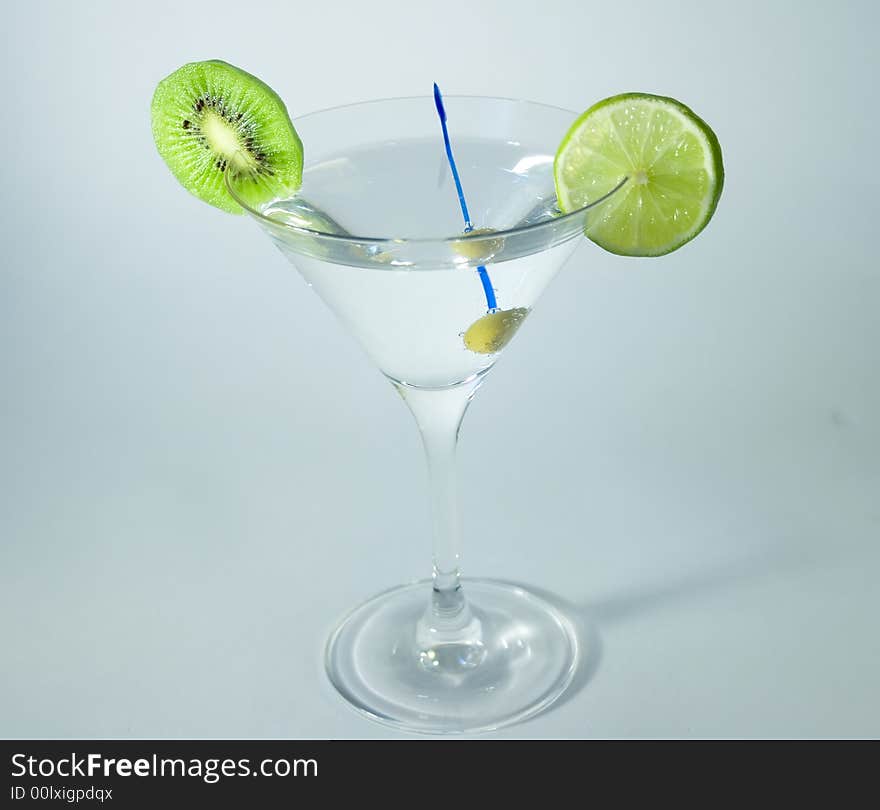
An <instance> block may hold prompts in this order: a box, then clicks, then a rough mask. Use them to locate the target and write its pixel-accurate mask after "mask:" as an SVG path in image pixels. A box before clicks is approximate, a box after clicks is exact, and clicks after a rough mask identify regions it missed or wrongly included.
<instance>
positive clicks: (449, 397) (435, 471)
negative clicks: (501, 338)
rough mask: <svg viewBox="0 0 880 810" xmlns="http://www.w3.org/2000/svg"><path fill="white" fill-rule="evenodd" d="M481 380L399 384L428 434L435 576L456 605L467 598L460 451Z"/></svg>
mask: <svg viewBox="0 0 880 810" xmlns="http://www.w3.org/2000/svg"><path fill="white" fill-rule="evenodd" d="M480 382H481V380H479V379H477V380H475V381H473V382H472V383H468V384H464V385H457V386H454V387H452V388H438V389H425V388H412V387H408V386H398V388H399V390H400V393H401V396H402V397H403V399H404V401H405V402H406V404H407V405H408V406H409V409H410V410H411V411H412V414H413V416H414V417H415V419H416V423H417V424H418V426H419V432H420V433H421V435H422V443H423V444H424V446H425V457H426V459H427V462H428V478H429V487H430V495H431V516H432V523H433V558H434V559H433V562H434V568H433V578H434V593H435V595H438V596H441V597H444V599H443V600H442V601H444V602H445V601H447V600H448V601H449V603H450V604H449V607H452V603H454V602H456V601H458V600H459V599H461V597H458V599H457V598H456V597H454V596H453V595H454V594H455V593H457V592H458V591H459V588H460V585H459V565H460V557H461V517H460V514H459V507H458V481H457V476H456V469H455V449H456V445H457V444H458V431H459V428H460V427H461V421H462V419H463V418H464V414H465V411H466V410H467V407H468V405H469V404H470V401H471V399H472V398H473V396H474V393H476V390H477V388H478V387H479V384H480Z"/></svg>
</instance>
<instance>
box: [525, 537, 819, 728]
mask: <svg viewBox="0 0 880 810" xmlns="http://www.w3.org/2000/svg"><path fill="white" fill-rule="evenodd" d="M805 564H806V560H805V558H804V557H803V556H802V555H799V554H796V553H795V552H794V551H793V550H780V549H774V550H773V551H772V552H767V553H764V554H757V555H754V556H752V557H747V558H744V559H741V560H732V561H729V562H726V563H724V564H719V565H715V566H708V567H706V568H703V569H701V570H697V571H689V572H684V573H682V574H679V575H678V576H675V577H672V578H664V579H662V580H656V581H654V582H646V583H642V584H639V585H635V586H633V587H631V588H629V589H627V590H625V591H623V592H622V593H618V594H610V595H608V596H607V597H599V598H595V599H591V600H581V601H578V602H570V601H568V600H564V599H561V598H560V597H559V596H557V595H556V594H553V593H550V592H547V591H544V590H542V589H540V588H536V587H534V586H532V585H524V584H521V583H515V584H518V585H520V587H522V588H525V589H526V590H528V591H531V592H532V593H534V594H535V595H536V596H539V597H541V598H542V599H544V600H546V601H547V602H549V603H550V604H552V605H554V606H555V607H557V608H558V609H559V610H560V611H562V612H563V613H564V614H565V615H566V616H568V617H569V619H570V620H571V621H572V623H573V624H574V625H575V632H576V633H577V637H578V644H579V647H580V649H581V651H582V655H581V659H580V663H579V666H578V669H577V672H576V673H575V676H574V679H573V680H572V682H571V685H570V686H569V688H568V689H567V690H566V691H565V692H564V693H563V694H562V695H561V696H560V698H559V699H558V700H557V701H555V702H554V703H553V704H551V705H550V706H549V707H548V708H547V709H546V710H545V711H544V712H541V714H538V715H536V717H541V716H542V715H544V714H546V713H548V712H552V711H555V710H556V709H558V708H560V707H561V706H564V705H565V704H566V703H568V702H569V701H571V700H573V699H574V698H575V697H577V695H578V694H580V692H581V691H582V690H583V689H584V687H586V685H587V684H588V683H589V682H590V681H591V680H592V679H593V677H594V676H595V674H596V672H597V671H598V669H599V663H600V661H601V658H602V650H603V645H602V636H601V630H602V629H603V628H605V627H609V626H613V625H616V624H620V623H624V622H626V621H628V620H630V619H635V618H638V617H639V616H643V615H647V614H650V613H652V612H653V611H655V610H659V609H662V608H664V607H666V606H669V605H677V604H684V603H687V602H689V601H692V600H695V599H698V598H699V597H700V596H703V595H705V594H710V593H718V592H720V591H724V590H726V589H729V588H734V587H736V586H738V585H742V584H744V583H746V582H750V581H753V580H757V579H760V578H761V577H764V576H767V575H768V574H771V573H777V572H780V571H787V570H792V569H795V568H799V567H802V566H803V565H805ZM530 719H534V718H530Z"/></svg>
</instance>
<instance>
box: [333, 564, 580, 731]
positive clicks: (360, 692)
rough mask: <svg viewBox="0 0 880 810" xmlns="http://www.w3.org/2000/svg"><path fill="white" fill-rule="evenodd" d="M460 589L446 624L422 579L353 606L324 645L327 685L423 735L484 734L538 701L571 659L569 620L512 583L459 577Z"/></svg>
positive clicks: (522, 715) (569, 670)
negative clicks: (460, 600) (453, 620)
mask: <svg viewBox="0 0 880 810" xmlns="http://www.w3.org/2000/svg"><path fill="white" fill-rule="evenodd" d="M463 593H464V594H465V595H466V598H467V603H466V604H465V605H464V611H463V612H461V613H459V614H458V615H459V618H460V620H459V621H458V623H457V624H456V625H455V627H454V628H452V629H450V627H449V626H448V625H443V621H445V620H444V619H443V611H444V610H445V609H446V605H445V603H444V602H442V601H441V602H440V603H439V605H438V601H437V597H436V595H435V596H434V598H433V605H432V587H431V582H430V581H425V582H419V583H415V584H413V585H405V586H403V587H399V588H394V589H393V590H390V591H386V592H385V593H382V594H379V595H378V596H376V597H374V598H373V599H371V600H369V601H368V602H365V603H364V604H362V605H361V606H360V607H358V608H356V609H355V610H354V611H352V613H350V614H349V615H348V616H347V617H346V618H345V619H344V620H343V621H342V623H341V624H340V625H339V626H338V627H337V628H336V630H335V631H334V632H333V635H332V636H331V637H330V640H329V642H328V644H327V656H326V665H327V674H328V675H329V676H330V680H331V681H332V683H333V685H334V686H335V687H336V688H337V689H338V690H339V692H340V694H341V695H342V696H343V697H344V698H345V699H346V700H348V701H349V703H351V704H352V705H353V706H354V707H355V708H356V709H358V710H359V711H361V712H362V713H364V714H365V715H367V716H368V717H370V718H372V719H374V720H378V721H379V722H383V723H386V724H389V725H392V726H395V727H396V728H399V729H402V730H407V731H417V732H421V733H428V734H451V733H460V732H468V731H470V732H475V731H490V730H492V729H496V728H500V727H501V726H506V725H509V724H511V723H516V722H519V721H521V720H524V719H526V718H527V717H531V716H533V715H535V714H537V713H538V712H540V711H542V710H543V709H545V708H547V707H548V706H549V705H550V704H551V703H552V702H553V701H554V700H556V698H558V697H559V696H560V695H561V694H562V693H563V692H564V691H565V689H566V688H567V687H568V685H569V684H570V683H571V680H572V677H573V676H574V672H575V668H576V666H577V662H578V643H577V637H576V635H575V632H574V628H573V625H572V624H571V622H570V621H569V620H568V619H567V618H566V617H565V616H564V615H563V614H561V613H560V612H559V611H558V610H557V609H556V608H555V607H553V606H552V605H550V604H549V603H548V602H546V601H544V600H543V599H540V598H539V597H537V596H534V595H533V594H530V593H529V592H528V591H525V590H523V589H522V588H520V587H518V586H516V585H510V584H507V583H504V582H493V581H490V580H474V579H472V580H464V582H463ZM438 611H439V613H438ZM432 612H433V615H434V616H437V615H439V616H440V617H441V623H440V625H435V623H434V622H432V620H431V617H432Z"/></svg>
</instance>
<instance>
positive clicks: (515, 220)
mask: <svg viewBox="0 0 880 810" xmlns="http://www.w3.org/2000/svg"><path fill="white" fill-rule="evenodd" d="M446 110H447V112H448V116H449V133H450V135H451V138H452V143H453V144H454V149H455V156H456V158H457V163H458V172H459V174H460V177H461V181H462V183H463V185H464V187H465V188H466V189H467V196H468V201H469V205H470V219H471V222H472V224H473V228H474V230H473V232H471V233H468V234H465V233H463V228H462V220H461V213H460V210H459V204H458V198H457V192H456V186H455V182H454V178H453V176H452V173H451V172H450V167H449V164H448V163H447V157H446V154H445V152H444V146H443V140H442V137H441V135H440V127H439V125H438V121H437V114H436V112H435V108H434V103H433V100H432V99H431V98H429V97H425V98H403V99H390V100H383V101H373V102H367V103H363V104H353V105H349V106H345V107H338V108H335V109H331V110H326V111H322V112H318V113H313V114H311V115H306V116H304V117H301V118H299V119H296V121H295V124H296V127H297V130H298V132H299V133H300V136H301V137H302V140H303V142H304V143H305V144H306V146H307V153H306V164H305V169H304V173H303V184H302V187H301V189H300V191H299V192H298V193H297V194H296V196H295V197H293V198H291V199H288V200H275V201H272V202H270V203H268V204H266V205H264V206H262V207H261V208H259V209H255V208H253V207H252V206H249V205H248V204H247V202H246V201H245V200H244V199H243V198H242V196H241V195H240V194H238V193H237V191H236V181H235V178H234V177H233V176H230V175H229V174H227V185H228V187H229V191H230V193H231V194H232V195H233V197H235V198H236V200H237V201H238V202H239V203H240V204H241V205H242V207H243V208H244V209H245V210H246V211H247V212H248V213H249V214H250V215H251V216H252V217H253V218H254V219H255V220H256V221H257V222H258V223H259V224H260V225H261V226H262V227H263V229H264V230H265V232H266V233H267V234H268V235H269V237H270V238H271V239H272V240H273V241H274V242H275V244H276V245H277V246H278V247H279V248H280V249H281V251H282V252H283V253H284V254H285V256H287V257H288V259H290V261H291V262H292V263H293V264H294V265H295V266H296V268H297V269H298V270H299V272H300V273H301V274H302V275H303V277H304V278H305V280H306V281H307V282H308V284H309V286H311V287H312V288H313V289H314V290H315V292H317V293H318V295H319V296H321V298H322V299H323V300H324V302H325V303H326V304H327V305H328V306H329V307H330V308H331V310H333V312H334V313H335V314H336V315H337V316H338V318H339V320H340V321H342V323H343V324H344V325H345V326H346V328H347V329H348V330H349V331H350V332H351V334H352V335H353V336H354V337H355V338H356V339H357V340H358V341H359V342H360V344H361V345H362V347H363V348H364V350H365V351H366V353H367V354H368V355H369V356H370V357H371V358H372V360H373V361H374V362H375V363H376V365H377V366H378V367H379V369H380V370H381V371H382V373H383V374H385V376H386V377H387V378H388V379H389V380H390V381H391V383H392V384H393V385H394V386H395V387H396V389H397V391H398V392H399V393H400V395H401V397H402V398H403V400H404V401H405V402H406V404H407V405H408V407H409V409H410V410H411V411H412V413H413V415H414V417H415V420H416V423H417V424H418V427H419V430H420V432H421V436H422V440H423V443H424V448H425V454H426V458H427V464H428V472H429V480H430V499H431V507H432V516H433V577H432V578H431V579H430V580H426V581H424V582H419V583H416V584H410V585H404V586H401V587H397V588H394V589H392V590H389V591H386V592H384V593H382V594H379V595H378V596H376V597H374V598H372V599H371V600H369V601H368V602H366V603H365V604H362V605H361V606H359V607H357V608H356V609H355V610H353V611H352V612H351V613H349V614H348V616H347V617H345V618H344V619H343V620H342V621H341V623H340V624H339V625H338V627H337V628H336V630H335V631H334V632H333V634H332V636H331V638H330V640H329V642H328V645H327V650H326V668H327V673H328V675H329V677H330V680H331V681H332V683H333V684H334V686H335V687H336V688H337V690H338V691H339V692H340V693H341V694H342V695H343V697H345V698H346V699H347V700H348V701H349V702H350V703H351V704H352V705H353V706H354V707H355V708H357V709H359V710H360V711H361V712H363V713H365V714H367V715H368V716H370V717H371V718H373V719H375V720H380V721H384V722H386V723H389V724H391V725H394V726H396V727H398V728H402V729H407V730H412V731H419V732H434V733H451V732H464V731H482V730H489V729H494V728H498V727H500V726H503V725H507V724H509V723H512V722H516V721H519V720H522V719H524V718H526V717H529V716H531V715H533V714H536V713H537V712H539V711H541V710H543V709H544V708H546V707H547V706H549V705H550V704H551V703H552V702H553V701H554V700H555V699H556V698H558V697H559V695H560V694H562V692H563V691H564V690H565V689H566V687H567V686H568V685H569V684H570V682H571V680H572V677H573V675H574V672H575V670H576V667H577V664H578V657H579V651H578V641H577V636H576V634H575V632H574V629H573V625H572V623H571V621H570V620H569V619H568V618H567V617H566V616H565V615H563V613H562V612H560V611H559V610H558V609H557V608H556V607H554V606H552V605H551V604H549V603H548V602H547V601H545V600H543V599H541V598H539V597H537V596H535V595H534V594H531V593H529V592H528V591H526V590H524V589H523V588H521V587H518V586H514V585H511V584H507V583H503V582H498V581H491V580H477V579H473V580H472V579H465V580H464V581H462V579H461V576H460V564H459V561H460V554H461V551H460V549H461V529H460V523H459V508H458V499H457V495H456V475H455V448H456V443H457V439H458V431H459V427H460V425H461V421H462V418H463V416H464V413H465V411H466V409H467V407H468V405H469V403H470V402H471V400H472V398H473V396H474V394H475V393H476V391H477V389H478V388H479V387H480V385H481V384H482V382H483V380H484V379H485V377H486V374H487V373H488V372H489V370H490V369H491V368H492V366H493V365H494V364H495V362H496V361H497V359H498V357H499V355H500V353H501V352H502V351H503V349H504V347H505V346H506V345H507V344H508V343H509V342H510V340H511V339H512V338H513V336H514V334H515V333H516V332H517V331H518V330H519V329H520V327H522V326H524V325H525V324H527V322H528V316H529V315H530V313H531V312H532V309H533V307H534V305H535V303H536V302H537V300H538V298H539V296H540V295H541V292H542V291H543V290H544V288H545V287H546V286H547V284H548V283H549V282H550V280H551V279H552V278H553V277H554V276H555V274H556V273H557V271H558V270H559V268H560V267H561V266H562V264H563V263H564V262H565V260H566V259H567V258H568V257H569V256H570V255H571V254H572V252H573V251H574V250H575V248H576V247H577V245H578V244H579V243H580V241H582V240H581V239H580V237H581V236H582V234H583V230H584V226H585V223H586V220H587V218H588V217H595V216H603V214H605V213H607V212H608V211H609V210H611V209H613V207H614V205H615V192H616V190H617V189H618V188H620V186H621V185H623V183H625V182H626V178H623V177H622V178H621V180H620V184H619V185H618V186H616V187H615V188H607V187H606V188H599V187H597V188H595V189H594V191H595V194H594V196H593V197H592V200H593V202H592V203H591V204H590V205H588V206H586V207H585V208H583V209H581V210H579V211H575V212H571V213H568V214H565V215H563V214H561V213H560V212H559V210H558V208H557V206H556V194H555V190H554V183H553V156H554V154H555V152H556V148H557V146H558V144H559V143H560V141H561V139H562V137H563V135H564V134H565V132H566V131H567V130H568V128H569V126H570V125H571V124H572V122H573V121H574V120H575V118H576V115H575V113H572V112H569V111H567V110H562V109H558V108H555V107H550V106H546V105H542V104H534V103H531V102H524V101H515V100H510V99H499V98H479V97H454V96H453V97H449V98H448V99H447V101H446Z"/></svg>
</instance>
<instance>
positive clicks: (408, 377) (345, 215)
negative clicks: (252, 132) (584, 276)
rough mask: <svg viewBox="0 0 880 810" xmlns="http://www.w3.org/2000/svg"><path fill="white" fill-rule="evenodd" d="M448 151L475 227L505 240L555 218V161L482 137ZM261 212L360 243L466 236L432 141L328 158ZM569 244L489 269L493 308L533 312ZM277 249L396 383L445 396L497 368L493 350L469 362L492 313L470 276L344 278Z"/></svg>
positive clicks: (351, 270)
mask: <svg viewBox="0 0 880 810" xmlns="http://www.w3.org/2000/svg"><path fill="white" fill-rule="evenodd" d="M454 148H455V156H456V160H457V162H458V167H459V172H460V175H461V180H462V184H463V186H464V191H465V194H466V198H467V202H468V207H469V211H470V215H471V222H472V224H473V226H474V227H475V228H492V229H494V230H505V229H509V228H514V227H518V226H522V225H526V224H531V223H535V222H540V221H542V220H544V219H548V218H550V217H552V216H554V215H555V214H556V213H557V210H556V195H555V190H554V184H553V171H552V170H553V165H552V164H553V156H552V155H548V154H545V153H543V152H541V151H539V150H532V149H529V148H528V147H527V146H524V145H522V144H519V143H512V142H504V141H490V140H486V139H479V138H472V139H467V138H464V139H460V140H458V141H457V142H456V143H455V145H454ZM264 213H266V214H267V215H268V216H271V217H273V218H277V219H280V220H282V221H284V220H287V221H289V222H291V223H293V224H296V225H299V226H301V227H307V228H312V229H315V230H320V231H325V232H327V231H331V232H338V233H340V234H348V235H351V234H354V235H359V236H365V235H379V236H389V237H391V236H394V237H406V238H436V237H440V236H449V237H452V236H456V235H458V234H460V233H462V232H463V228H464V220H463V218H462V214H461V209H460V207H459V202H458V197H457V194H456V190H455V185H454V182H453V180H452V177H451V173H450V171H449V168H448V164H447V162H446V155H445V153H444V151H443V146H442V142H441V141H439V139H427V138H426V139H410V140H403V141H390V142H382V143H377V144H373V145H368V146H365V147H362V148H360V149H357V150H352V151H349V152H346V153H345V154H340V155H329V156H326V157H323V158H322V159H320V160H319V161H317V162H316V163H313V164H311V165H309V166H308V167H307V168H306V170H305V172H304V176H303V186H302V188H301V190H300V192H299V193H298V194H297V196H296V197H295V198H293V199H291V200H286V201H280V202H275V203H273V204H272V206H271V207H270V208H268V209H267V210H266V211H265V212H264ZM575 245H576V242H574V241H572V242H568V243H564V244H561V245H558V246H556V247H553V248H549V249H547V250H544V251H542V252H539V253H535V254H532V255H529V256H525V257H522V258H518V259H512V260H509V261H499V262H495V263H491V262H490V263H488V264H486V265H485V267H486V271H487V272H488V275H489V278H490V280H491V286H492V288H493V290H494V293H495V298H496V302H497V306H498V308H499V309H502V310H513V309H519V310H523V311H531V308H532V307H533V305H534V303H535V301H537V299H538V297H539V296H540V294H541V292H542V291H543V290H544V288H545V287H546V285H547V284H548V283H549V282H550V280H551V279H552V278H553V276H554V275H555V274H556V272H557V271H558V270H559V268H560V266H561V265H562V263H563V262H564V260H565V259H566V258H567V257H568V255H569V254H570V253H571V252H572V250H573V249H574V247H575ZM279 247H281V249H282V250H283V251H284V252H285V253H286V254H287V255H288V257H289V258H290V259H291V261H292V262H293V263H294V264H295V265H296V267H297V268H298V269H299V271H300V273H301V274H302V275H303V277H304V278H305V279H306V281H307V282H308V284H309V285H310V286H311V287H312V288H313V289H314V290H315V292H317V293H318V295H320V296H321V298H323V300H324V301H325V302H326V303H327V305H328V306H329V307H330V308H331V309H332V310H333V311H334V312H335V313H336V315H337V316H338V317H339V318H340V320H341V321H342V322H343V323H344V324H345V326H346V327H347V328H348V329H349V330H350V331H351V332H352V334H353V335H354V336H355V337H356V338H357V339H358V340H359V341H360V342H361V344H362V345H363V347H364V348H365V350H366V351H367V353H368V354H369V355H370V356H371V357H372V359H373V360H374V362H375V363H376V364H377V365H378V366H379V368H380V369H382V371H383V372H384V373H385V374H386V375H388V376H389V377H391V378H392V379H394V380H396V381H398V382H402V383H405V384H407V385H414V386H419V387H425V388H440V387H446V386H450V385H455V384H458V383H462V382H465V381H467V380H470V379H473V378H474V377H475V376H477V375H479V374H481V373H483V372H484V371H486V370H488V369H489V368H490V367H491V366H492V364H493V363H494V362H495V360H496V359H497V357H498V353H499V352H498V351H489V349H490V348H491V345H485V346H482V347H479V348H480V350H477V351H475V350H474V349H473V345H474V344H473V342H471V347H470V348H469V346H468V345H467V344H466V342H465V335H466V334H472V333H468V329H469V328H470V327H471V326H472V325H473V324H474V322H475V321H477V320H478V319H480V318H481V317H483V316H485V315H486V314H487V311H488V302H487V297H486V295H485V292H484V289H483V284H482V282H481V279H480V276H479V274H478V271H477V270H476V269H475V268H473V267H467V266H462V267H453V268H449V269H445V270H428V269H424V270H423V269H420V268H418V267H406V268H395V267H394V266H391V265H388V266H383V265H380V266H378V267H377V269H372V268H363V267H351V266H348V265H343V264H336V263H333V262H329V261H326V260H322V259H319V258H313V257H308V256H305V255H303V254H302V253H297V252H296V251H294V250H292V249H289V248H286V247H285V245H284V244H283V243H279ZM517 320H518V319H517ZM500 322H501V321H500V320H499V323H500ZM527 323H528V319H527V318H526V319H525V321H524V322H523V324H524V325H523V328H528V327H527ZM517 325H518V324H517ZM483 331H484V332H485V330H483ZM489 331H490V332H491V328H490V329H489ZM510 336H511V335H504V336H503V337H510ZM502 342H503V341H502ZM490 344H491V341H490Z"/></svg>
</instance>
